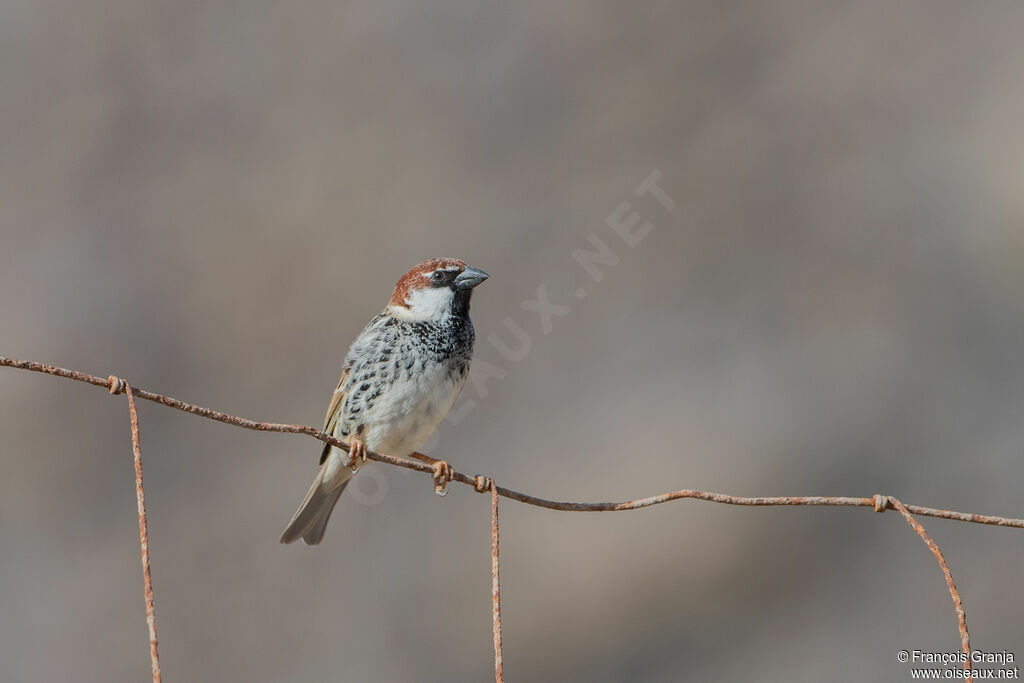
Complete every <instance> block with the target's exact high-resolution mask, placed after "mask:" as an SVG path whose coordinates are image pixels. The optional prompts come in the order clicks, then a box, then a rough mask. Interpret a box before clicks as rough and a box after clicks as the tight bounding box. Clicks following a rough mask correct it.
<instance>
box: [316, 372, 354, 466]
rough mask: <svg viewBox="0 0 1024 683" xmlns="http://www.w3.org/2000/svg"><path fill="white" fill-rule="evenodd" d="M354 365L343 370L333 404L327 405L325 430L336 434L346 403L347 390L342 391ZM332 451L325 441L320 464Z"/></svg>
mask: <svg viewBox="0 0 1024 683" xmlns="http://www.w3.org/2000/svg"><path fill="white" fill-rule="evenodd" d="M351 369H352V366H346V367H345V369H344V370H342V372H341V379H339V380H338V388H337V389H335V390H334V393H333V394H331V404H330V405H329V406H327V416H326V417H325V418H324V431H325V432H327V433H328V434H330V435H332V436H334V435H335V434H334V428H335V426H336V425H337V424H338V417H339V415H340V413H341V407H342V406H343V405H345V396H346V395H347V393H346V392H344V391H342V388H343V387H344V386H345V382H347V381H348V373H349V370H351ZM330 452H331V444H329V443H325V444H324V449H323V451H321V452H320V464H321V465H323V464H324V460H327V454H328V453H330Z"/></svg>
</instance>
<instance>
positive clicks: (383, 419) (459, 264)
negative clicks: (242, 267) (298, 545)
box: [281, 258, 488, 545]
mask: <svg viewBox="0 0 1024 683" xmlns="http://www.w3.org/2000/svg"><path fill="white" fill-rule="evenodd" d="M487 277H488V276H487V273H485V272H483V271H482V270H478V269H476V268H472V267H470V266H467V265H466V263H465V262H464V261H460V260H459V259H451V258H438V259H431V260H429V261H423V262H422V263H420V264H417V265H416V266H415V267H413V269H412V270H410V271H409V272H408V273H406V274H405V275H403V276H402V279H401V280H399V281H398V284H396V285H395V290H394V292H393V293H392V294H391V299H390V300H389V301H388V305H387V306H386V307H385V308H384V310H383V311H382V312H381V313H380V314H378V315H377V317H375V318H374V319H373V320H371V321H370V324H369V325H367V326H366V327H365V328H364V329H363V331H362V333H361V334H360V335H359V336H358V337H357V338H356V340H355V341H354V342H353V343H352V346H351V348H349V351H348V355H347V356H346V357H345V363H344V365H343V369H342V372H341V379H340V380H339V381H338V388H337V389H335V390H334V394H333V396H332V397H331V403H330V406H329V407H328V408H327V418H326V419H325V421H324V429H323V430H324V431H325V432H327V433H328V434H330V435H332V436H334V437H335V438H337V439H339V440H340V441H342V442H344V443H347V444H348V446H349V449H350V450H349V452H348V453H345V452H344V451H343V450H341V449H339V448H336V447H334V446H331V445H330V444H325V445H324V449H323V452H322V453H321V455H320V472H319V473H318V474H317V476H316V479H315V480H314V481H313V485H312V486H311V487H310V488H309V493H307V494H306V498H305V499H304V500H303V501H302V504H301V505H299V509H298V510H297V511H296V512H295V515H294V516H293V517H292V519H291V521H290V522H288V527H287V528H286V529H285V530H284V533H283V534H282V535H281V542H282V543H292V542H293V541H296V540H298V539H300V538H301V539H302V540H303V541H304V542H305V543H306V544H308V545H317V544H318V543H320V541H322V540H323V537H324V531H325V530H326V528H327V520H328V519H330V517H331V512H332V511H333V510H334V506H335V504H337V502H338V498H339V497H340V496H341V494H342V492H343V491H344V490H345V487H346V486H347V485H348V483H349V481H351V479H352V477H353V476H354V475H355V473H356V470H357V469H358V468H359V465H360V464H361V463H362V462H365V461H366V450H367V449H369V450H372V451H376V452H378V453H387V454H389V455H397V456H408V457H414V458H416V459H418V460H422V461H424V462H427V463H429V464H431V465H432V466H433V468H434V484H435V489H436V490H437V491H438V492H439V493H443V491H444V487H445V485H446V484H447V483H448V481H450V480H451V474H452V470H451V467H450V466H449V465H448V463H447V462H445V461H443V460H435V459H434V458H431V457H430V456H427V455H423V454H422V453H418V452H417V450H416V449H418V448H420V447H421V446H422V445H423V444H424V443H425V442H426V441H427V439H428V438H429V437H430V435H431V433H432V432H433V431H434V429H435V428H436V427H437V425H438V424H440V422H441V420H443V419H444V416H445V415H447V414H448V410H449V409H450V408H451V407H452V404H453V403H455V399H456V398H457V397H458V395H459V392H460V391H462V386H463V385H464V384H465V383H466V377H467V376H468V375H469V362H470V359H471V358H472V355H473V340H474V333H473V323H472V322H471V321H470V319H469V299H470V296H472V294H473V288H474V287H476V286H477V285H479V284H480V283H481V282H483V281H484V280H486V279H487Z"/></svg>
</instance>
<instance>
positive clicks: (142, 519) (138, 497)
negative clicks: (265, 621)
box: [124, 382, 162, 683]
mask: <svg viewBox="0 0 1024 683" xmlns="http://www.w3.org/2000/svg"><path fill="white" fill-rule="evenodd" d="M124 388H125V391H126V392H127V394H128V411H129V412H130V413H131V417H132V453H133V455H134V456H135V501H136V503H137V505H138V510H139V547H140V548H141V550H142V582H143V584H144V586H145V591H146V593H145V594H146V624H147V626H149V658H150V661H151V662H152V665H153V683H161V681H162V675H161V673H160V654H159V652H158V651H157V639H156V604H155V602H154V600H153V577H152V574H151V573H150V570H149V528H148V525H147V524H146V492H145V489H144V488H143V486H142V447H141V446H140V445H139V415H138V413H137V412H136V410H135V392H134V391H132V388H131V386H130V385H129V384H128V383H127V382H126V383H125V384H124Z"/></svg>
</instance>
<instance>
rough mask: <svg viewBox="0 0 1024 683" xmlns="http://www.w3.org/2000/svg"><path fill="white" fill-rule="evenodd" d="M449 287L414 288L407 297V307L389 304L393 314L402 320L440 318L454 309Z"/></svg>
mask: <svg viewBox="0 0 1024 683" xmlns="http://www.w3.org/2000/svg"><path fill="white" fill-rule="evenodd" d="M454 295H455V293H454V292H452V290H451V289H449V288H448V287H426V288H423V289H413V290H411V291H410V292H409V294H408V295H407V296H406V297H405V304H406V307H405V308H403V307H402V306H389V307H388V308H389V309H390V312H391V314H392V315H393V316H395V317H396V318H398V319H400V320H439V319H441V318H444V317H446V316H448V315H449V314H450V313H451V310H452V297H453V296H454Z"/></svg>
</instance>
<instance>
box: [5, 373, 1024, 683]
mask: <svg viewBox="0 0 1024 683" xmlns="http://www.w3.org/2000/svg"><path fill="white" fill-rule="evenodd" d="M0 366H6V367H11V368H17V369H20V370H29V371H32V372H41V373H45V374H48V375H54V376H56V377H63V378H65V379H72V380H76V381H79V382H84V383H86V384H92V385H94V386H98V387H104V388H106V389H107V390H108V391H109V392H110V393H111V394H117V393H121V392H122V391H125V392H126V393H127V394H128V404H129V410H130V413H131V419H132V447H133V453H134V457H135V466H136V491H137V499H138V508H139V542H140V546H141V548H142V564H143V576H144V582H145V597H146V620H147V623H148V625H149V634H150V657H151V660H152V664H153V681H154V683H160V680H161V674H160V666H159V656H158V653H157V638H156V617H155V613H154V601H153V589H152V582H151V578H150V568H149V539H148V534H147V531H146V517H145V503H144V490H143V484H142V454H141V448H140V445H139V434H138V417H137V414H136V409H135V398H136V397H138V398H143V399H146V400H147V401H152V402H154V403H159V404H161V405H164V406H167V407H169V408H175V409H176V410H181V411H183V412H186V413H192V414H193V415H199V416H200V417H205V418H208V419H211V420H216V421H218V422H224V423H226V424H231V425H234V426H236V427H242V428H244V429H252V430H256V431H261V432H281V433H288V434H305V435H307V436H311V437H313V438H315V439H318V440H320V441H323V442H324V443H329V444H331V445H332V446H335V447H336V448H340V449H342V450H344V451H345V452H348V450H349V446H348V444H346V443H343V442H341V441H339V440H338V439H336V438H335V437H333V436H331V435H330V434H327V433H326V432H323V431H321V430H319V429H314V428H313V427H308V426H305V425H295V424H286V423H278V422H258V421H256V420H250V419H247V418H244V417H238V416H235V415H229V414H227V413H222V412H220V411H216V410H211V409H209V408H204V407H202V406H198V405H194V404H191V403H186V402H185V401H181V400H178V399H176V398H171V397H170V396H164V395H163V394H157V393H155V392H151V391H146V390H144V389H139V388H136V387H132V386H130V385H128V383H127V382H126V381H124V380H123V379H120V378H119V377H117V376H115V375H110V376H108V377H107V378H106V379H103V378H102V377H96V376H94V375H90V374H88V373H85V372H80V371H78V370H67V369H65V368H60V367H57V366H54V365H47V364H45V363H37V362H34V361H23V360H15V359H13V358H6V357H4V356H0ZM366 457H367V458H368V459H370V460H374V461H376V462H381V463H386V464H389V465H394V466H396V467H404V468H406V469H410V470H416V471H418V472H424V473H427V474H430V475H431V476H433V474H434V468H433V467H431V466H430V465H427V464H425V463H423V462H418V461H413V460H408V459H406V458H399V457H396V456H393V455H387V454H384V453H376V452H373V451H366ZM451 481H456V482H458V483H460V484H465V485H467V486H472V487H473V488H474V489H475V490H476V491H478V492H480V493H485V492H488V491H489V492H490V493H491V537H492V540H491V579H492V584H491V602H492V614H493V617H492V628H493V634H494V672H495V681H496V683H503V681H504V674H503V671H502V638H501V605H500V581H499V575H498V557H499V551H498V497H499V496H503V497H505V498H509V499H511V500H516V501H519V502H521V503H526V504H527V505H534V506H537V507H543V508H548V509H551V510H563V511H569V512H612V511H623V510H637V509H640V508H645V507H650V506H652V505H659V504H661V503H667V502H669V501H673V500H680V499H694V500H704V501H708V502H713V503H722V504H726V505H740V506H778V505H795V506H838V507H868V508H872V509H873V510H874V511H876V512H885V511H886V510H889V509H892V510H896V511H898V512H899V513H900V514H901V515H902V516H903V518H904V520H905V521H906V522H907V524H908V525H909V526H910V527H911V528H912V529H913V530H914V531H915V532H916V533H917V535H918V536H920V537H921V539H922V540H923V541H924V542H925V544H926V545H927V546H928V548H929V549H930V550H931V552H932V554H933V555H934V556H935V558H936V560H937V561H938V563H939V567H940V569H942V572H943V575H944V577H945V579H946V585H947V587H948V588H949V593H950V596H951V598H952V600H953V608H954V611H955V612H956V617H957V628H958V630H959V632H960V644H961V649H962V650H963V652H964V654H965V655H966V657H965V661H964V670H965V671H966V672H967V674H966V680H969V681H973V680H974V679H973V676H972V675H971V648H970V633H969V632H968V629H967V616H966V612H965V610H964V607H963V602H962V600H961V599H960V594H959V592H958V591H957V588H956V583H955V581H954V580H953V575H952V573H951V572H950V570H949V565H948V564H947V562H946V559H945V557H944V556H943V554H942V551H941V550H940V549H939V546H938V544H936V543H935V541H934V540H933V539H932V538H931V536H929V535H928V532H927V531H926V530H925V528H924V527H923V526H922V525H921V524H920V522H918V521H917V520H916V519H915V518H914V516H913V515H921V516H927V517H937V518H941V519H950V520H955V521H960V522H970V523H975V524H989V525H994V526H1005V527H1015V528H1024V519H1018V518H1012V517H1000V516H997V515H980V514H975V513H969V512H958V511H955V510H944V509H940V508H932V507H925V506H922V505H912V504H908V503H903V502H901V501H900V500H898V499H897V498H895V497H893V496H889V495H884V494H875V495H873V496H870V497H863V498H861V497H850V496H758V497H746V496H733V495H729V494H725V493H715V492H711V491H698V490H694V489H680V490H678V491H669V492H667V493H662V494H659V495H656V496H649V497H646V498H637V499H634V500H627V501H623V502H617V503H616V502H607V503H572V502H561V501H554V500H548V499H546V498H539V497H537V496H531V495H528V494H525V493H520V492H519V491H514V490H512V489H507V488H504V487H501V486H498V485H496V484H495V483H494V480H493V479H490V478H488V477H484V476H482V475H474V476H470V475H466V474H463V473H461V472H457V471H454V470H453V471H452V473H451Z"/></svg>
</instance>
